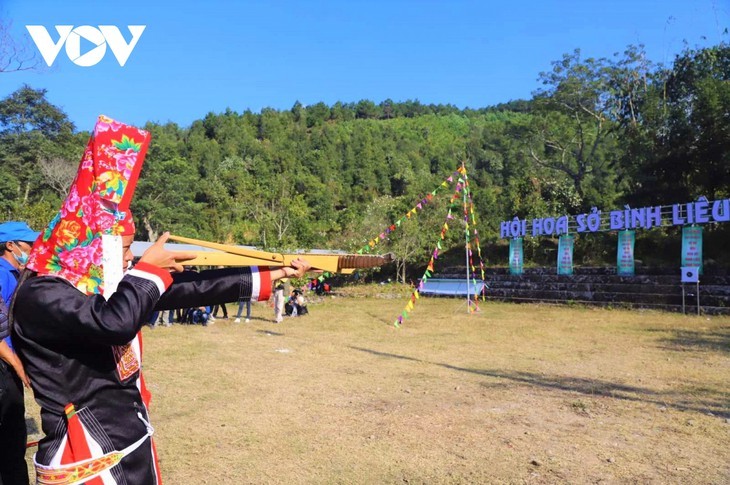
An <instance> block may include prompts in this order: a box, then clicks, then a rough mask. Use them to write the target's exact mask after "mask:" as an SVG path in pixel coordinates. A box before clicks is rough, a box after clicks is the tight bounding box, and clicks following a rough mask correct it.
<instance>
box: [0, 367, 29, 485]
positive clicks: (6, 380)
mask: <svg viewBox="0 0 730 485" xmlns="http://www.w3.org/2000/svg"><path fill="white" fill-rule="evenodd" d="M27 439H28V433H27V431H26V429H25V403H24V402H23V383H22V382H20V378H18V376H17V375H16V374H15V371H13V369H12V368H11V367H10V366H9V365H8V364H6V363H5V362H4V361H2V360H0V450H1V451H0V485H28V468H27V465H26V464H25V443H26V440H27Z"/></svg>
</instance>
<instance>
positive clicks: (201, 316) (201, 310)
mask: <svg viewBox="0 0 730 485" xmlns="http://www.w3.org/2000/svg"><path fill="white" fill-rule="evenodd" d="M188 315H189V317H188V319H189V321H190V323H192V324H193V325H197V324H201V325H202V326H204V327H207V326H208V320H209V319H210V307H207V306H200V307H197V308H191V309H190V310H188Z"/></svg>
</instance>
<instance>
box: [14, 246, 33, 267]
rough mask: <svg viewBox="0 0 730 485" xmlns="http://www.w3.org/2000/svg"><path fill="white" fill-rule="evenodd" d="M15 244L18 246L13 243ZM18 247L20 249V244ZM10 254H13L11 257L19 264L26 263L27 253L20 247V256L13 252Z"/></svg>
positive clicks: (23, 264)
mask: <svg viewBox="0 0 730 485" xmlns="http://www.w3.org/2000/svg"><path fill="white" fill-rule="evenodd" d="M15 245H16V246H18V243H15ZM18 249H20V246H18ZM11 254H12V255H13V257H14V258H15V261H17V262H18V264H19V265H21V266H25V265H26V264H28V258H29V255H28V253H26V252H25V251H23V250H22V249H20V256H18V255H16V254H15V253H11Z"/></svg>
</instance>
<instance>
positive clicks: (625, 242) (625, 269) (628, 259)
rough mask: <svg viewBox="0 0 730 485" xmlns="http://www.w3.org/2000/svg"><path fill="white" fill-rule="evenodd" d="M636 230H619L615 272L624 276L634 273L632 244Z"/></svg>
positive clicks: (634, 240)
mask: <svg viewBox="0 0 730 485" xmlns="http://www.w3.org/2000/svg"><path fill="white" fill-rule="evenodd" d="M635 242H636V231H619V233H618V254H617V256H616V273H617V274H619V275H624V276H633V275H634V244H635Z"/></svg>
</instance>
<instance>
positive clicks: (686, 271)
mask: <svg viewBox="0 0 730 485" xmlns="http://www.w3.org/2000/svg"><path fill="white" fill-rule="evenodd" d="M699 281H700V268H699V267H697V266H682V283H699Z"/></svg>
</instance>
